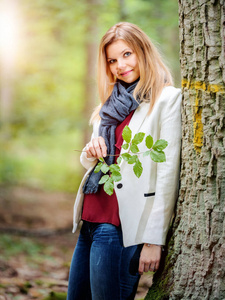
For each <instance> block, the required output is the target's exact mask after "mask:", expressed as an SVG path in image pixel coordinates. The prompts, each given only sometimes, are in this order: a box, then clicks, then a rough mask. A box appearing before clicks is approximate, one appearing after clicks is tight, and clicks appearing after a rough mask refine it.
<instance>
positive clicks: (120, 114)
mask: <svg viewBox="0 0 225 300" xmlns="http://www.w3.org/2000/svg"><path fill="white" fill-rule="evenodd" d="M137 83H138V80H136V81H135V82H134V83H133V84H131V85H130V86H128V88H127V89H126V87H125V85H124V83H123V82H120V81H118V82H116V83H115V85H114V88H113V91H112V94H111V96H110V97H109V98H108V99H107V101H106V102H105V104H104V105H103V106H102V108H101V110H100V112H99V115H100V117H101V123H100V127H99V136H102V137H103V138H104V140H105V143H106V146H107V152H108V154H111V155H114V154H115V130H116V127H117V126H118V125H119V124H120V123H121V122H123V120H124V119H125V118H126V117H127V116H128V115H129V114H130V112H131V111H133V110H135V109H136V108H137V107H138V106H139V103H138V102H137V101H136V100H135V99H134V97H133V91H134V89H135V87H136V85H137ZM105 161H106V163H107V164H108V165H111V164H113V163H114V156H107V157H106V158H105ZM94 169H95V167H94V168H93V170H92V171H91V172H90V175H89V177H88V178H87V180H86V182H85V184H84V186H83V192H84V194H92V193H96V192H97V191H98V187H99V184H98V182H99V180H100V179H101V177H102V176H103V175H104V174H103V173H102V172H101V171H100V172H98V173H94Z"/></svg>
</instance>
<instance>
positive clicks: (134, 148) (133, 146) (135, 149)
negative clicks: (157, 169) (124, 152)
mask: <svg viewBox="0 0 225 300" xmlns="http://www.w3.org/2000/svg"><path fill="white" fill-rule="evenodd" d="M130 151H131V152H132V153H137V152H139V148H138V146H137V145H135V144H132V145H131V146H130Z"/></svg>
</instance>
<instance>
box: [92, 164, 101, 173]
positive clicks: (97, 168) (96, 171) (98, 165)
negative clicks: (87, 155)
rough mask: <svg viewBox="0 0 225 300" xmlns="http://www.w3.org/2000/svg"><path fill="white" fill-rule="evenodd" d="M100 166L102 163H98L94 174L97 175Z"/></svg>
mask: <svg viewBox="0 0 225 300" xmlns="http://www.w3.org/2000/svg"><path fill="white" fill-rule="evenodd" d="M102 165H103V163H102V162H99V163H98V164H97V166H96V167H95V169H94V173H98V172H99V171H100V170H101V167H102Z"/></svg>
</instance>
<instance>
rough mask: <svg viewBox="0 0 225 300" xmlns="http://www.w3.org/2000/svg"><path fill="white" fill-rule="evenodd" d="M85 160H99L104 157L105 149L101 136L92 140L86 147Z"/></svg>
mask: <svg viewBox="0 0 225 300" xmlns="http://www.w3.org/2000/svg"><path fill="white" fill-rule="evenodd" d="M86 153H87V158H91V157H95V158H97V159H99V158H100V157H106V155H107V147H106V144H105V140H104V138H103V137H102V136H99V137H97V138H94V139H92V140H91V141H90V142H89V143H88V144H87V145H86Z"/></svg>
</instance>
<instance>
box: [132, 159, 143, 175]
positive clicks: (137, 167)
mask: <svg viewBox="0 0 225 300" xmlns="http://www.w3.org/2000/svg"><path fill="white" fill-rule="evenodd" d="M133 170H134V174H135V175H136V176H137V177H138V178H139V177H140V176H141V174H142V172H143V168H142V164H141V162H140V160H139V159H138V161H137V162H136V163H135V165H134V166H133Z"/></svg>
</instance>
